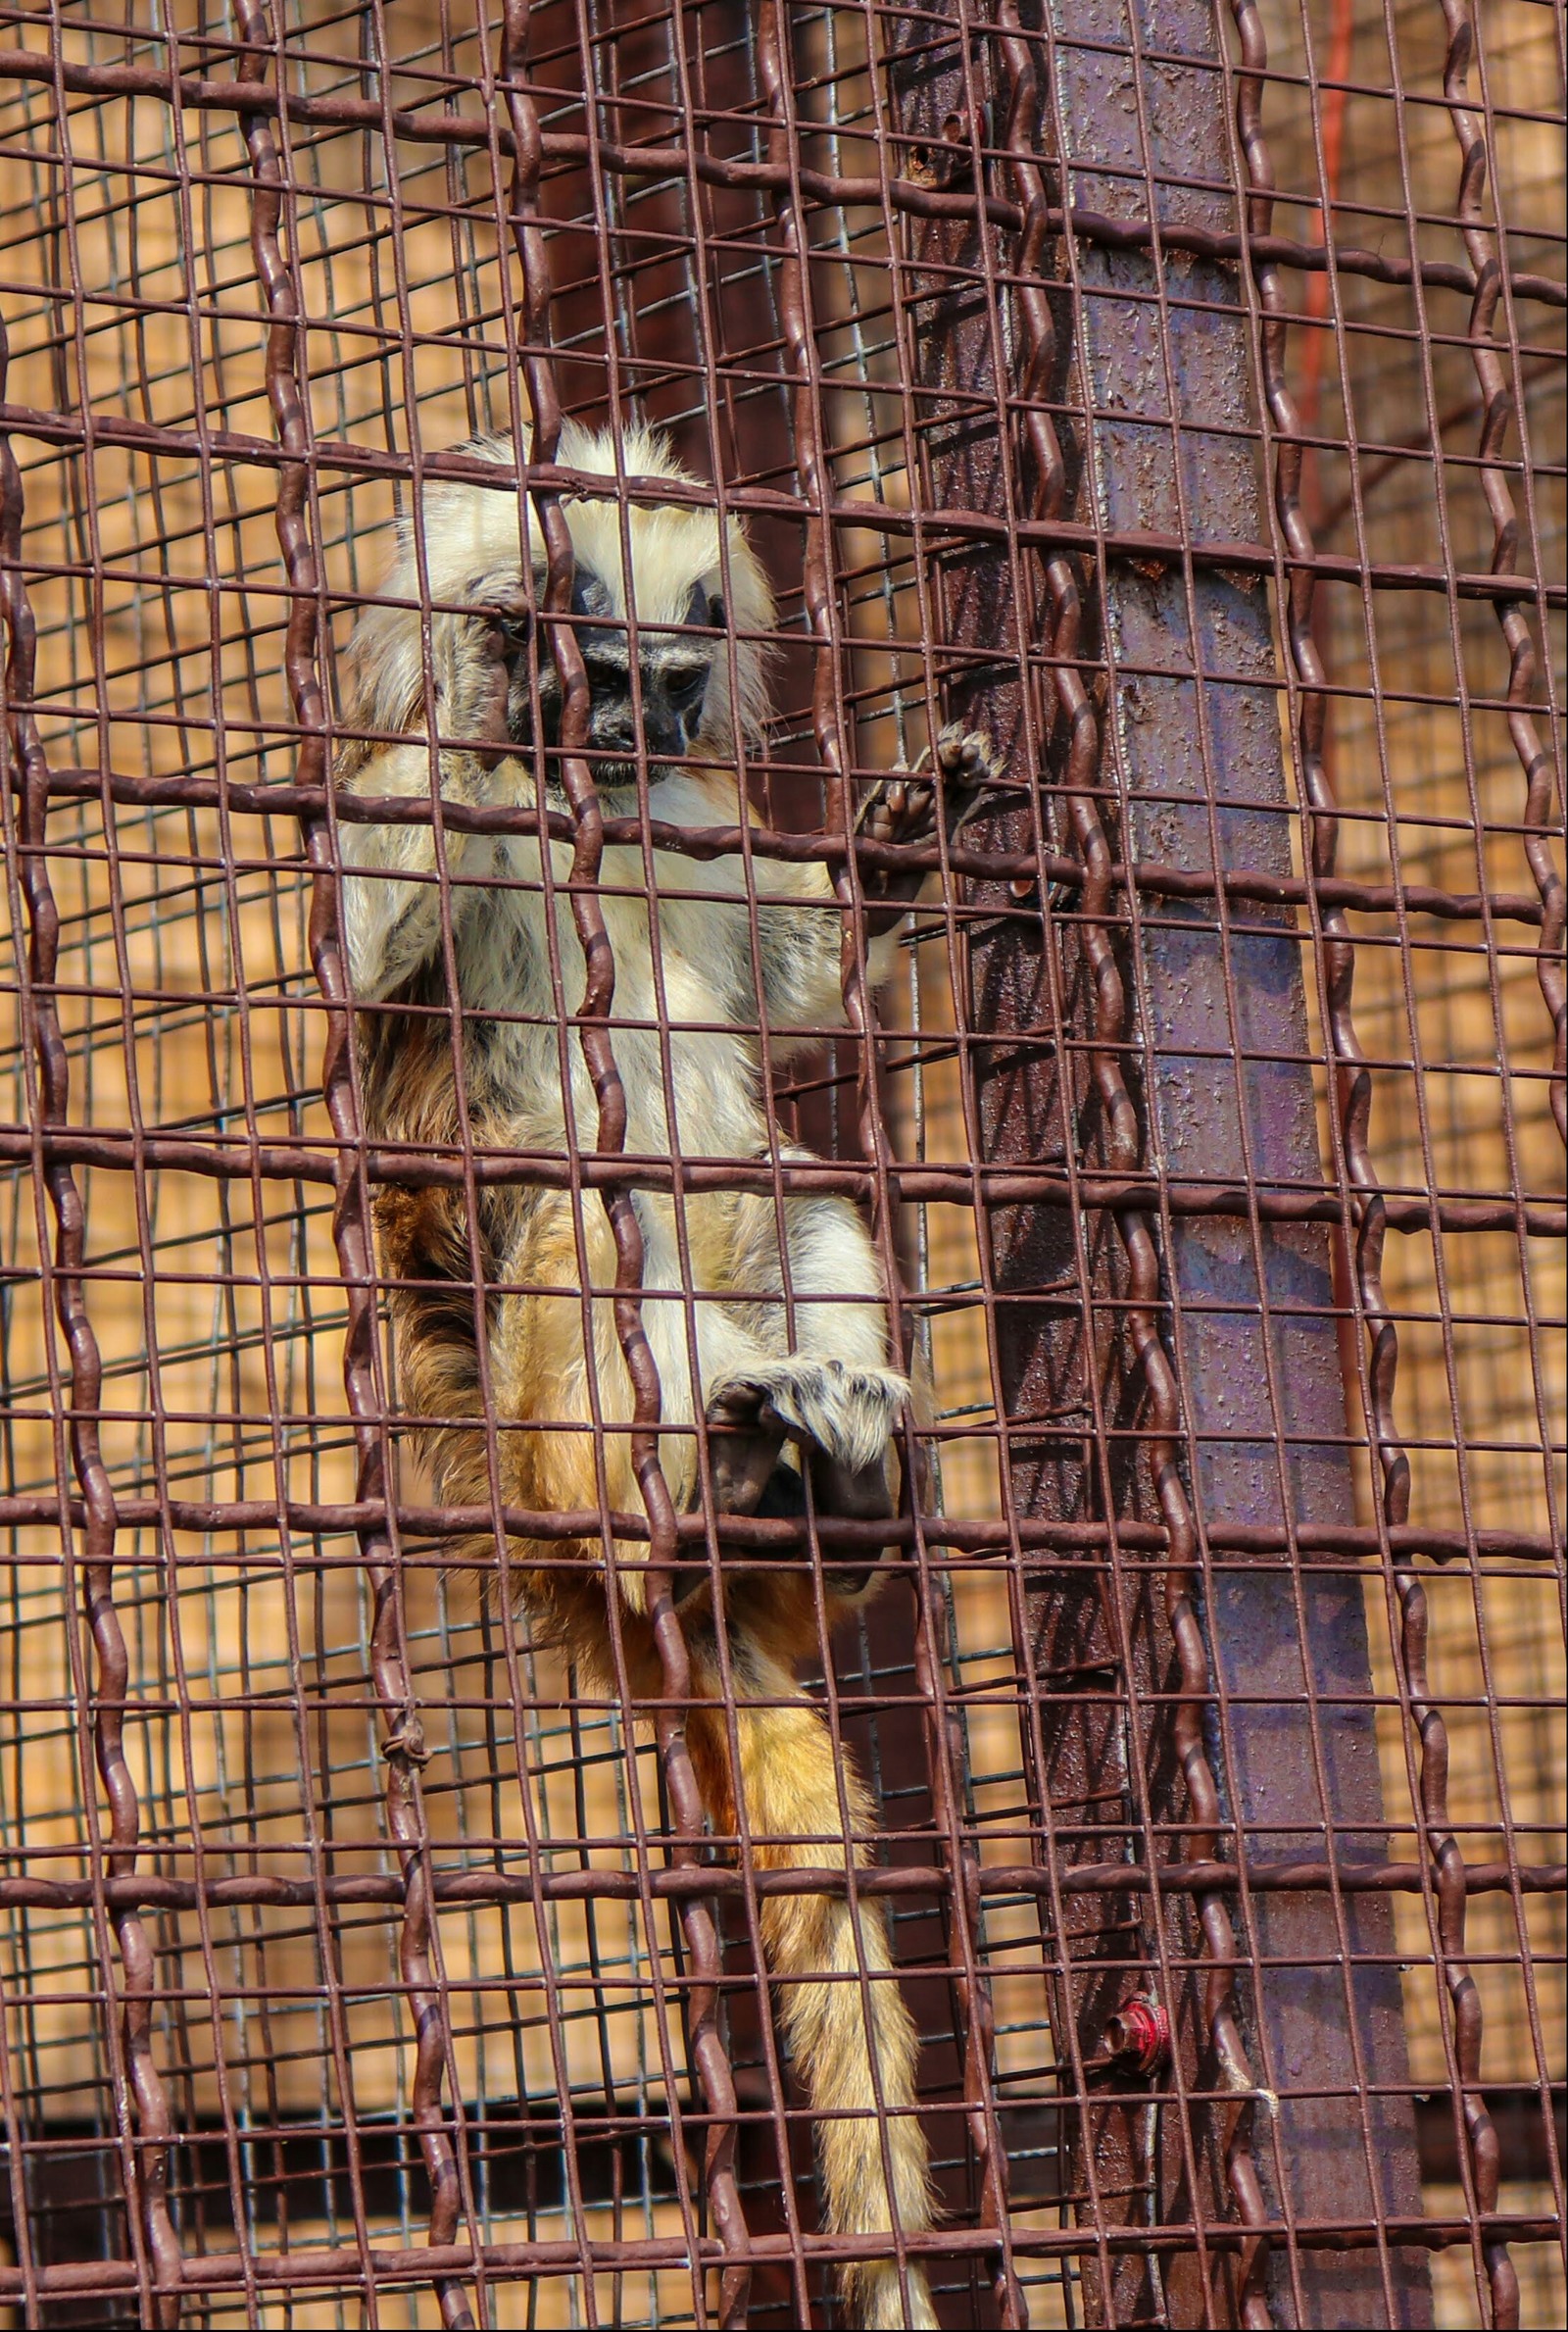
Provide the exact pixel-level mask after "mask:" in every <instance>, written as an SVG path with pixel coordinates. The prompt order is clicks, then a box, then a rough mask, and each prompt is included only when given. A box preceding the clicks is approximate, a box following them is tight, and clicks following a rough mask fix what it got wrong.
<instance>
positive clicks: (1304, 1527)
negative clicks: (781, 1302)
mask: <svg viewBox="0 0 1568 2332" xmlns="http://www.w3.org/2000/svg"><path fill="white" fill-rule="evenodd" d="M114 1512H115V1520H116V1523H117V1525H118V1526H120V1527H122V1528H124V1529H138V1528H142V1529H146V1528H155V1527H157V1526H158V1525H160V1524H161V1523H163V1522H165V1521H167V1522H168V1524H169V1526H170V1528H171V1529H173V1530H190V1531H201V1532H203V1533H209V1532H213V1531H229V1530H266V1529H276V1528H278V1527H280V1526H283V1525H286V1526H287V1527H288V1528H289V1529H291V1530H298V1531H308V1532H323V1531H326V1532H334V1533H339V1532H340V1533H343V1534H345V1535H346V1534H347V1533H349V1532H352V1531H358V1530H366V1529H375V1528H377V1527H382V1528H392V1527H394V1526H395V1527H396V1528H397V1529H398V1530H399V1531H402V1532H407V1533H409V1534H410V1535H411V1536H414V1537H420V1538H432V1539H441V1538H459V1537H466V1536H470V1535H472V1534H473V1533H475V1532H485V1531H492V1530H494V1529H495V1528H496V1527H497V1513H496V1511H495V1510H494V1509H492V1508H490V1507H482V1506H412V1505H409V1506H405V1505H397V1504H393V1503H391V1502H388V1503H387V1504H386V1505H381V1504H377V1503H371V1502H368V1501H365V1500H359V1501H352V1500H351V1501H348V1502H346V1503H341V1504H331V1503H314V1502H312V1503H308V1502H305V1501H301V1500H295V1499H288V1500H281V1501H280V1500H277V1499H267V1498H238V1499H189V1498H167V1499H160V1498H149V1497H147V1496H145V1495H143V1496H137V1497H127V1498H117V1499H116V1500H115V1502H114ZM85 1518H86V1510H85V1507H84V1506H83V1503H82V1501H81V1500H80V1499H79V1498H77V1497H74V1496H73V1497H68V1498H66V1499H61V1498H60V1497H59V1496H58V1495H56V1494H54V1493H51V1492H49V1491H46V1490H33V1491H24V1492H13V1493H11V1494H8V1495H5V1496H0V1527H8V1528H13V1529H15V1528H19V1527H25V1525H26V1524H28V1523H43V1524H48V1523H61V1522H69V1523H70V1524H71V1526H72V1527H73V1528H80V1527H81V1525H82V1524H83V1522H84V1520H85ZM499 1521H500V1527H501V1528H502V1529H504V1530H506V1531H508V1532H510V1533H512V1534H513V1535H515V1537H518V1538H531V1539H539V1540H543V1541H546V1542H549V1541H552V1540H561V1539H581V1538H589V1539H601V1538H603V1537H604V1536H605V1535H606V1534H607V1532H608V1534H609V1535H610V1536H611V1537H613V1538H615V1539H617V1540H627V1541H631V1542H636V1543H640V1542H642V1541H644V1540H646V1539H647V1537H648V1518H647V1516H646V1515H644V1514H635V1513H625V1512H623V1511H620V1510H618V1509H611V1510H609V1511H608V1512H605V1513H601V1512H599V1510H597V1509H596V1508H592V1507H584V1508H580V1509H577V1510H574V1511H570V1512H559V1511H557V1512H552V1511H548V1510H540V1509H536V1508H529V1507H511V1506H504V1507H502V1508H501V1509H500V1514H499ZM675 1527H676V1536H677V1538H678V1539H679V1541H680V1542H681V1544H682V1545H685V1546H702V1545H706V1544H707V1543H708V1541H709V1539H710V1537H711V1538H712V1540H713V1542H714V1543H715V1544H716V1545H718V1546H720V1547H725V1548H730V1549H732V1550H733V1551H735V1552H736V1553H737V1554H742V1555H744V1554H746V1553H747V1552H751V1553H753V1554H755V1555H756V1556H758V1557H759V1558H767V1559H770V1560H771V1559H774V1558H778V1557H788V1556H791V1555H795V1554H802V1555H809V1553H810V1551H811V1546H812V1541H813V1538H814V1542H815V1544H816V1545H817V1546H819V1547H821V1548H822V1549H824V1550H826V1551H833V1550H838V1551H840V1552H842V1553H843V1554H845V1555H846V1556H857V1555H863V1554H864V1553H865V1552H866V1550H867V1549H870V1550H872V1551H875V1550H876V1549H878V1548H880V1547H885V1546H905V1547H907V1546H912V1545H913V1544H914V1542H915V1536H916V1530H915V1524H914V1522H913V1521H912V1520H911V1519H910V1518H909V1517H908V1516H907V1515H898V1516H893V1517H891V1518H890V1519H889V1520H887V1521H879V1522H869V1521H852V1520H850V1519H849V1518H848V1517H845V1516H839V1515H828V1514H823V1515H819V1516H818V1517H817V1519H816V1522H815V1524H814V1525H813V1529H812V1531H810V1532H808V1531H807V1530H806V1529H805V1528H803V1526H802V1525H801V1524H799V1523H797V1522H793V1521H790V1520H788V1519H785V1518H774V1517H771V1516H767V1515H758V1514H720V1515H718V1516H716V1517H715V1520H714V1523H713V1525H712V1528H711V1531H710V1528H709V1525H708V1524H707V1523H706V1522H705V1520H704V1518H703V1516H702V1515H701V1514H681V1515H680V1516H678V1517H677V1520H676V1526H675ZM918 1535H919V1540H920V1543H921V1544H922V1545H923V1546H926V1547H930V1548H939V1547H948V1548H951V1549H953V1550H955V1551H956V1552H959V1553H966V1554H976V1555H989V1554H993V1553H995V1554H1004V1555H1005V1554H1007V1553H1009V1552H1010V1550H1011V1548H1012V1547H1013V1546H1017V1547H1018V1548H1020V1549H1021V1550H1022V1551H1023V1552H1025V1553H1057V1554H1061V1555H1063V1556H1067V1557H1071V1558H1082V1557H1084V1556H1087V1555H1092V1554H1095V1553H1099V1552H1102V1551H1105V1550H1109V1549H1111V1548H1114V1549H1115V1550H1116V1552H1117V1553H1118V1554H1119V1555H1121V1554H1126V1555H1131V1554H1134V1553H1139V1552H1142V1553H1145V1554H1148V1555H1151V1556H1152V1557H1155V1558H1157V1559H1159V1560H1161V1561H1162V1560H1163V1559H1164V1557H1165V1556H1166V1554H1167V1553H1168V1552H1169V1545H1170V1541H1169V1536H1168V1533H1167V1532H1166V1530H1165V1528H1164V1526H1163V1524H1161V1523H1157V1522H1144V1521H1133V1520H1129V1519H1123V1520H1118V1521H1116V1522H1113V1523H1112V1522H1069V1521H1054V1520H1049V1519H1046V1518H1044V1517H1040V1518H1036V1517H1033V1516H1012V1517H1007V1516H1005V1515H998V1516H996V1517H995V1518H994V1519H990V1520H982V1521H974V1520H967V1519H966V1520H956V1519H955V1518H954V1517H953V1516H951V1515H947V1514H922V1515H921V1516H920V1518H919V1532H918ZM1202 1536H1203V1542H1204V1544H1205V1545H1206V1546H1207V1548H1208V1550H1209V1552H1210V1553H1211V1554H1215V1555H1237V1556H1254V1557H1258V1558H1260V1559H1266V1558H1268V1557H1271V1556H1289V1555H1293V1554H1299V1555H1303V1556H1312V1555H1318V1556H1324V1557H1334V1556H1339V1557H1344V1558H1347V1559H1348V1560H1350V1561H1352V1562H1365V1561H1377V1560H1378V1559H1380V1558H1381V1557H1382V1556H1383V1554H1384V1553H1385V1551H1387V1553H1389V1554H1390V1555H1392V1556H1394V1557H1395V1558H1396V1559H1397V1560H1400V1559H1403V1560H1408V1559H1411V1558H1413V1557H1416V1556H1426V1557H1427V1558H1428V1559H1429V1560H1431V1561H1434V1562H1439V1563H1444V1562H1463V1561H1466V1560H1469V1559H1471V1558H1476V1559H1480V1560H1483V1561H1484V1560H1488V1559H1491V1560H1494V1561H1513V1562H1520V1563H1553V1562H1557V1561H1560V1560H1561V1559H1562V1555H1563V1549H1562V1548H1561V1546H1560V1545H1559V1544H1558V1543H1557V1542H1556V1541H1554V1540H1552V1539H1550V1538H1548V1537H1546V1536H1544V1534H1540V1533H1536V1532H1532V1531H1521V1530H1473V1531H1465V1530H1462V1529H1457V1530H1455V1529H1439V1528H1435V1527H1434V1528H1428V1527H1426V1526H1424V1525H1423V1524H1420V1523H1414V1522H1404V1523H1395V1524H1390V1525H1387V1526H1385V1527H1383V1528H1379V1526H1378V1525H1376V1524H1374V1523H1319V1522H1299V1523H1297V1524H1295V1525H1294V1526H1291V1527H1287V1526H1286V1525H1284V1524H1275V1523H1263V1522H1258V1523H1233V1522H1227V1521H1225V1520H1224V1519H1223V1518H1217V1519H1210V1520H1208V1521H1207V1522H1206V1523H1204V1524H1202ZM51 1560H52V1558H51ZM203 1560H204V1561H205V1560H207V1558H206V1557H204V1558H203ZM255 1560H258V1561H261V1562H264V1563H267V1564H268V1566H269V1567H271V1568H275V1567H276V1565H277V1563H278V1561H279V1558H278V1557H277V1556H276V1555H275V1554H272V1553H270V1552H269V1553H268V1554H266V1555H265V1556H262V1557H260V1558H255ZM306 1560H307V1559H304V1558H302V1559H301V1562H302V1566H303V1563H304V1562H305V1561H306ZM309 1560H310V1561H311V1566H312V1567H313V1568H314V1567H319V1564H318V1563H317V1562H316V1560H315V1559H309ZM344 1560H345V1561H346V1562H350V1563H358V1562H359V1560H360V1558H359V1556H358V1555H354V1556H349V1557H345V1558H344ZM572 1560H573V1562H576V1561H577V1560H578V1559H576V1558H573V1559H572ZM4 1567H6V1562H5V1560H0V1569H3V1568H4Z"/></svg>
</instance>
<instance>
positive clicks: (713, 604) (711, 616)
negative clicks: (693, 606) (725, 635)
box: [708, 591, 725, 631]
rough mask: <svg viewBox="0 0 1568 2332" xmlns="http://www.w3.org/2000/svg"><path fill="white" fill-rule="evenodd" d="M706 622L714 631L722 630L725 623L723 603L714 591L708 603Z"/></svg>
mask: <svg viewBox="0 0 1568 2332" xmlns="http://www.w3.org/2000/svg"><path fill="white" fill-rule="evenodd" d="M708 620H709V622H710V623H711V625H712V627H713V629H714V630H715V631H722V630H723V628H724V621H725V616H724V602H723V601H722V599H720V597H719V595H718V593H717V592H716V591H715V592H714V593H713V596H712V598H711V600H710V601H709V603H708Z"/></svg>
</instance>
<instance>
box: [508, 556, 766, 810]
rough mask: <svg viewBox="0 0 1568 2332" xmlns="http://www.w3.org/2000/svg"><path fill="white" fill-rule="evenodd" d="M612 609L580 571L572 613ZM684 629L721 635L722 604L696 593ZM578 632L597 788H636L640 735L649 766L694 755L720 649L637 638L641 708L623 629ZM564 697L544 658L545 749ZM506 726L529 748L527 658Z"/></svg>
mask: <svg viewBox="0 0 1568 2332" xmlns="http://www.w3.org/2000/svg"><path fill="white" fill-rule="evenodd" d="M609 604H610V600H609V594H608V592H607V591H606V590H605V588H604V585H603V584H602V583H601V582H600V580H599V578H598V577H597V576H596V575H592V574H589V573H586V572H585V571H583V570H582V569H580V568H579V570H578V572H577V581H576V588H575V590H574V591H573V594H572V613H573V614H574V615H578V616H585V617H588V618H593V617H600V616H602V614H603V613H606V612H608V609H609ZM685 621H686V622H687V623H688V624H703V625H707V626H711V627H712V628H714V629H721V628H722V626H723V621H724V609H723V603H722V602H721V601H719V600H716V599H710V598H709V596H708V594H707V592H706V591H704V590H703V589H702V587H701V585H699V586H698V587H697V588H696V589H695V590H694V591H693V593H692V598H691V605H690V606H689V608H688V609H687V612H686V616H685ZM573 628H574V630H575V632H576V639H577V652H578V654H579V655H580V656H581V658H582V660H583V665H584V668H585V670H586V671H587V675H588V688H589V712H588V736H587V749H588V761H589V767H590V769H592V771H593V778H594V783H595V785H596V786H598V787H599V789H600V790H601V791H602V792H610V791H618V790H624V789H626V788H629V787H634V786H635V785H636V782H637V760H636V748H637V743H638V738H639V732H640V735H641V739H642V742H643V744H644V746H645V748H646V751H647V755H648V759H649V761H650V762H660V761H679V760H683V759H684V758H685V757H686V756H687V755H688V754H689V753H690V752H691V750H692V748H693V746H694V745H695V743H696V741H697V736H698V733H699V731H700V729H701V727H702V722H703V706H704V702H705V700H706V698H707V694H708V685H709V680H710V677H711V672H712V667H713V658H714V655H715V654H716V652H717V648H718V645H719V643H718V642H716V641H714V640H705V639H695V638H692V637H691V636H690V635H689V634H687V633H685V632H668V631H657V630H645V631H640V632H639V633H638V639H637V647H638V668H637V670H638V681H639V693H640V699H641V702H640V705H639V704H637V703H634V701H633V697H632V685H631V669H630V655H629V651H628V646H627V638H626V633H625V631H624V629H623V628H622V627H621V626H620V625H619V624H616V623H609V622H606V621H604V620H599V621H597V622H596V621H588V622H583V623H578V624H576V625H575V626H574V627H573ZM562 695H563V692H562V686H561V680H560V676H559V674H558V673H557V671H556V669H555V666H554V664H552V663H551V662H550V661H549V660H548V659H547V658H545V657H541V659H540V665H539V710H540V714H541V716H542V725H543V728H544V742H545V743H546V745H556V744H559V742H560V737H561V710H562ZM507 725H508V729H509V731H510V734H511V736H512V740H513V742H514V744H516V745H530V744H532V742H533V727H532V718H531V708H530V705H529V691H528V672H527V666H526V659H524V658H519V659H518V660H517V662H516V664H515V666H514V669H513V678H512V687H511V691H510V695H509V699H508V705H507ZM551 782H552V783H559V782H560V778H559V773H558V772H556V771H552V774H551Z"/></svg>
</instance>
